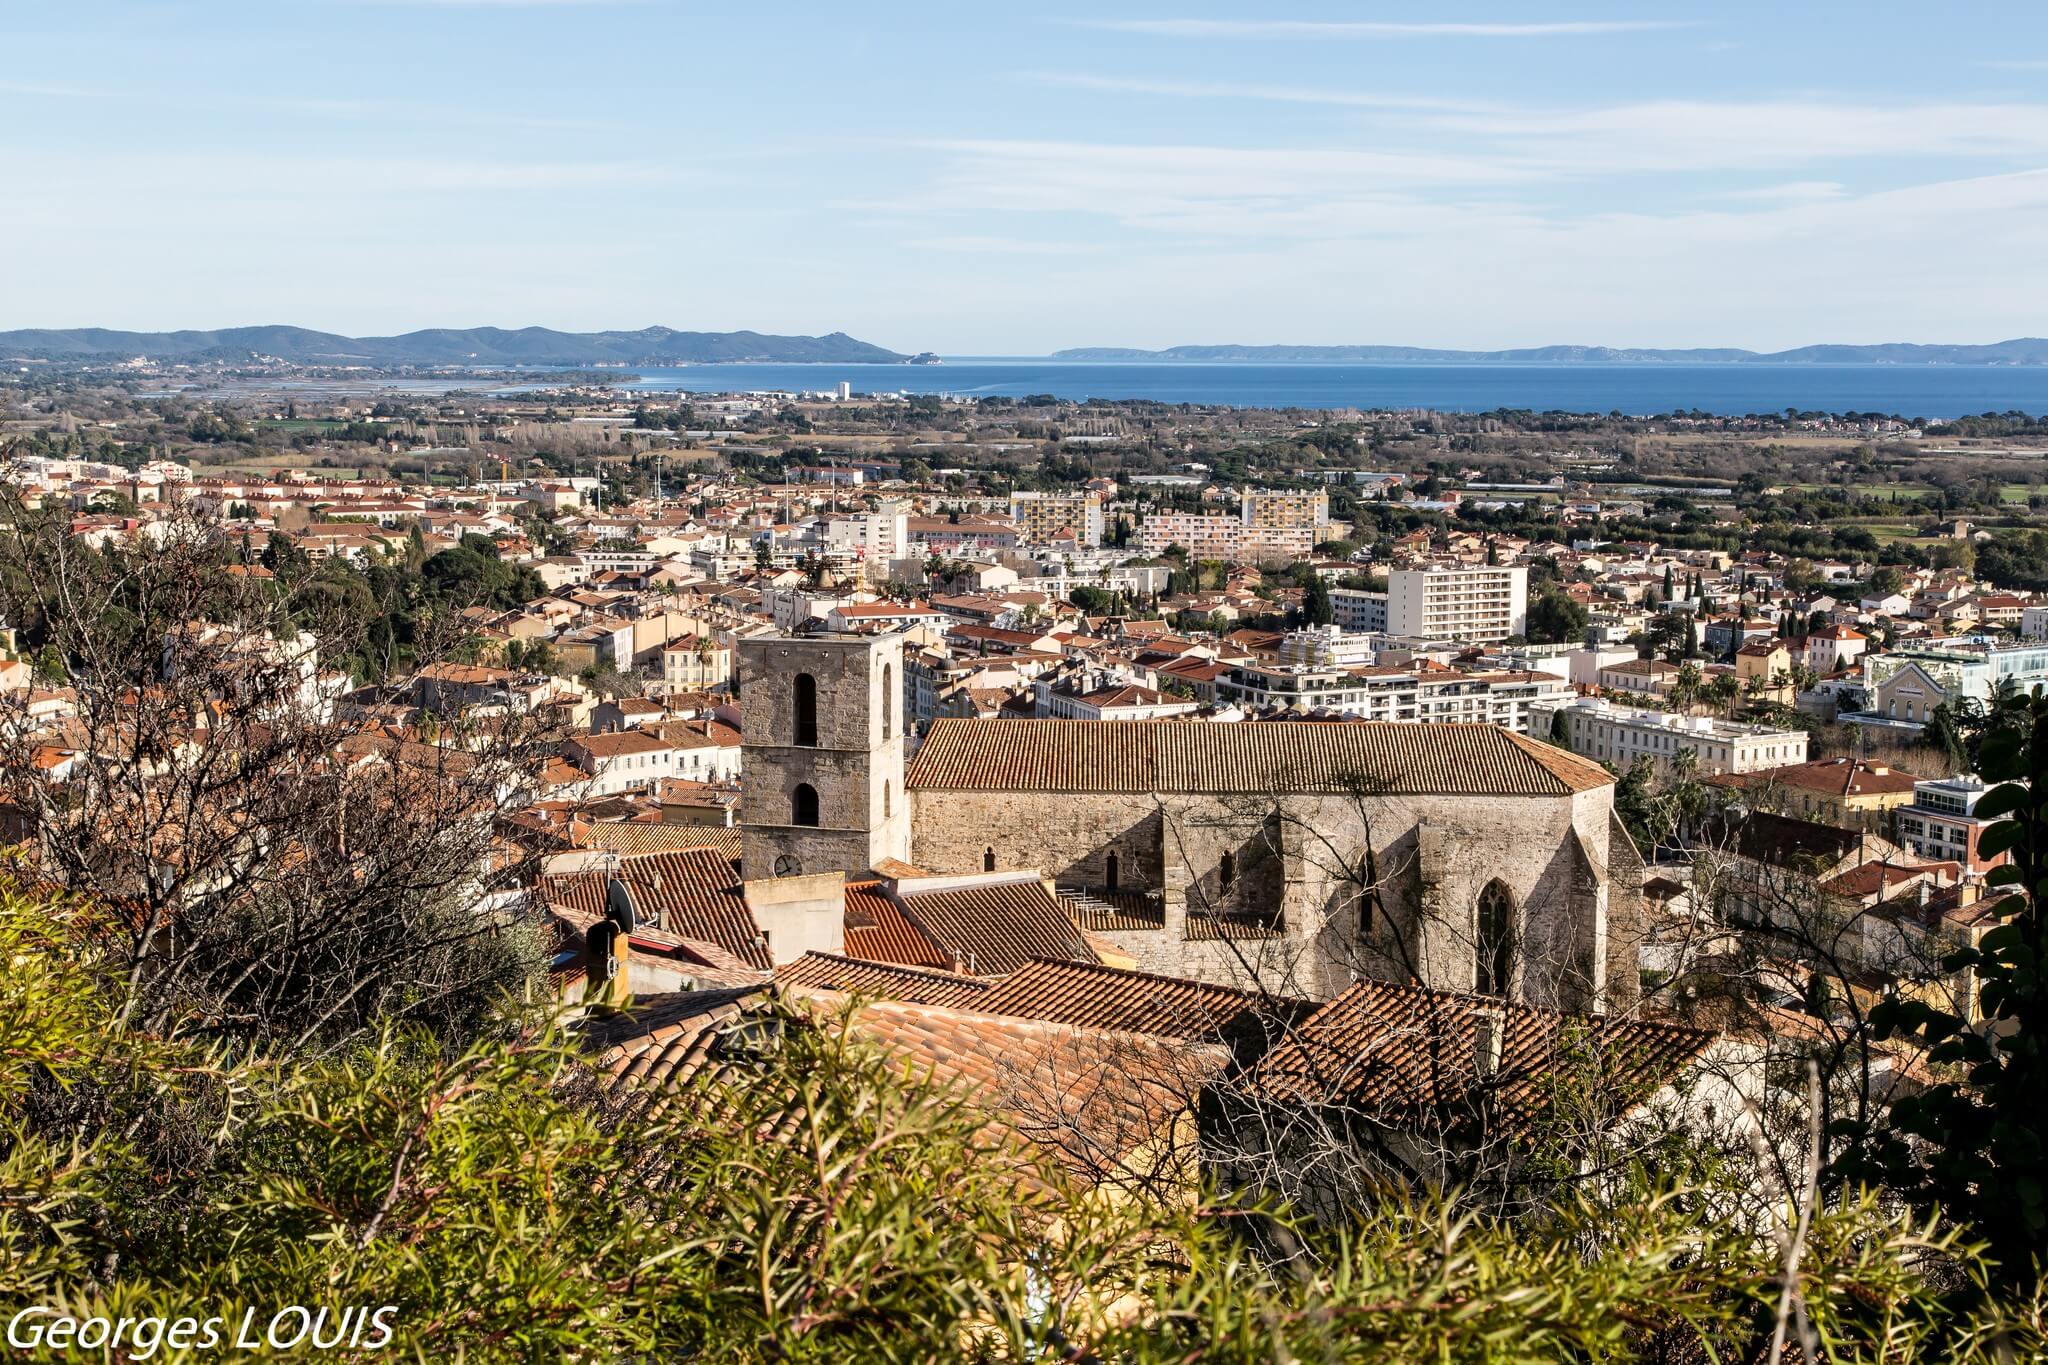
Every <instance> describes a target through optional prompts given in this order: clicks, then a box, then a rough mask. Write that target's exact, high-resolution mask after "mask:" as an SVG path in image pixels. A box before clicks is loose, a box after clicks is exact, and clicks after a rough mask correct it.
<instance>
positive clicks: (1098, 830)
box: [911, 788, 1613, 1009]
mask: <svg viewBox="0 0 2048 1365" xmlns="http://www.w3.org/2000/svg"><path fill="white" fill-rule="evenodd" d="M1610 810H1611V789H1607V788H1602V789H1598V790H1596V791H1594V792H1588V793H1582V794H1580V795H1579V796H1577V797H1570V796H1558V797H1530V796H1465V797H1395V796H1374V797H1368V798H1363V799H1361V798H1355V797H1350V796H1342V795H1314V794H1282V795H1279V796H1251V795H1246V796H1209V795H1194V796H1190V795H1173V794H1169V795H1158V796H1154V795H1132V794H1107V793H1087V792H1074V793H1048V792H969V791H953V790H923V791H918V792H916V793H914V794H913V825H912V830H911V847H912V855H913V859H914V861H916V862H917V864H918V865H919V866H921V867H925V868H929V869H930V870H932V871H934V872H974V871H980V870H981V868H982V867H983V856H984V851H985V850H987V849H991V848H992V849H993V850H994V851H995V854H996V865H997V866H998V867H999V868H1002V869H1005V870H1008V869H1012V868H1033V869H1036V870H1038V871H1042V872H1044V873H1046V874H1047V875H1048V876H1050V877H1052V878H1053V879H1054V880H1055V881H1056V882H1058V883H1059V884H1060V885H1062V886H1076V887H1101V886H1102V885H1104V876H1103V868H1104V866H1105V864H1106V856H1107V854H1109V853H1111V852H1115V853H1116V854H1117V855H1118V887H1119V889H1120V890H1140V889H1142V890H1157V891H1159V892H1161V893H1162V899H1163V904H1164V912H1165V923H1164V925H1163V927H1162V928H1160V929H1156V930H1153V929H1125V930H1116V931H1111V932H1107V933H1104V934H1103V937H1105V938H1107V939H1109V940H1110V941H1111V942H1113V943H1115V944H1116V945H1117V946H1118V947H1119V948H1120V949H1122V950H1123V951H1125V952H1127V953H1129V954H1130V955H1131V956H1132V957H1133V958H1134V959H1136V960H1137V962H1138V965H1139V966H1140V967H1143V968H1145V969H1146V970H1151V971H1161V972H1166V973H1170V974H1175V975H1184V976H1194V977H1200V978H1203V979H1207V980H1215V981H1221V982H1230V983H1232V984H1246V983H1247V978H1248V977H1249V976H1251V975H1253V974H1257V975H1258V976H1259V977H1260V978H1261V980H1262V981H1263V983H1264V984H1265V985H1266V986H1267V988H1268V989H1273V990H1285V991H1295V992H1299V993H1301V994H1306V995H1312V996H1317V997H1327V996H1330V995H1334V994H1336V993H1338V992H1339V991H1341V990H1343V989H1344V987H1346V986H1348V985H1349V984H1350V983H1351V981H1352V980H1354V979H1356V978H1357V977H1360V976H1369V977H1375V978H1379V979H1383V980H1394V981H1405V980H1411V979H1418V980H1421V981H1422V982H1423V983H1424V984H1426V985H1430V986H1435V987H1438V988H1440V989H1447V990H1460V991H1463V990H1470V989H1472V987H1473V985H1474V981H1475V974H1476V970H1477V939H1478V922H1477V907H1478V902H1479V896H1480V893H1481V892H1482V891H1483V890H1484V889H1485V887H1486V886H1487V885H1488V883H1490V882H1492V881H1494V880H1496V879H1497V880H1499V881H1500V882H1501V884H1502V885H1503V886H1504V887H1506V889H1507V891H1508V893H1509V895H1510V897H1511V899H1512V901H1513V904H1514V906H1515V912H1516V913H1515V920H1516V923H1515V937H1516V955H1515V956H1516V975H1515V981H1514V995H1515V997H1516V998H1518V999H1521V1000H1525V1001H1527V1002H1529V1003H1531V1004H1541V1005H1550V1006H1556V1007H1563V1008H1574V1009H1578V1008H1588V1007H1591V1006H1593V1005H1594V1004H1595V1002H1596V1000H1597V999H1598V997H1599V993H1600V990H1601V984H1602V979H1603V978H1604V977H1605V976H1606V975H1607V974H1608V973H1607V967H1608V962H1609V960H1610V958H1611V957H1612V955H1613V949H1612V947H1611V944H1610V941H1609V938H1608V935H1607V933H1606V919H1607V895H1608V887H1607V885H1606V882H1607V877H1606V872H1605V858H1606V853H1607V842H1608V824H1609V818H1610V816H1609V812H1610ZM1368 826H1370V830H1371V840H1370V842H1371V844H1372V862H1371V868H1372V870H1371V872H1366V871H1365V870H1364V869H1365V867H1366V866H1367V862H1366V853H1367V842H1368V839H1367V828H1368ZM1226 853H1227V854H1229V855H1231V857H1232V859H1233V861H1234V864H1235V873H1236V875H1235V878H1234V880H1233V883H1232V885H1230V886H1229V887H1225V886H1224V885H1223V884H1222V878H1221V870H1222V862H1223V856H1224V855H1225V854H1226ZM1368 884H1370V885H1371V886H1373V887H1374V889H1376V891H1377V893H1378V894H1377V896H1376V897H1375V898H1374V902H1373V904H1374V910H1373V915H1372V924H1371V926H1370V927H1369V928H1366V929H1363V930H1362V929H1361V928H1360V926H1359V901H1360V899H1361V892H1362V891H1363V890H1364V888H1365V887H1366V886H1367V885H1368ZM1275 909H1277V910H1278V912H1279V918H1280V921H1281V929H1280V932H1279V933H1278V934H1277V935H1276V936H1272V937H1236V938H1231V939H1228V940H1219V939H1216V938H1213V937H1203V936H1201V935H1199V934H1198V935H1197V936H1196V937H1193V938H1191V937H1190V936H1189V915H1190V911H1193V912H1194V913H1195V914H1196V915H1197V916H1199V915H1200V914H1202V913H1203V912H1204V911H1208V912H1210V913H1213V914H1223V915H1228V916H1241V917H1252V916H1257V915H1261V914H1263V915H1265V916H1266V917H1267V918H1269V919H1270V918H1271V914H1272V912H1273V911H1274V910H1275ZM1202 927H1204V926H1201V925H1200V924H1199V921H1198V924H1197V928H1198V929H1200V928H1202ZM1212 932H1213V931H1212ZM1596 963H1597V966H1596V965H1595V964H1596Z"/></svg>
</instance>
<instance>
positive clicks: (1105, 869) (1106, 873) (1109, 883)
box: [1102, 853, 1117, 891]
mask: <svg viewBox="0 0 2048 1365" xmlns="http://www.w3.org/2000/svg"><path fill="white" fill-rule="evenodd" d="M1116 873H1117V866H1116V855H1115V854H1114V853H1112V854H1110V855H1109V856H1108V857H1107V858H1105V859H1103V860H1102V886H1103V889H1104V890H1107V891H1114V890H1116Z"/></svg>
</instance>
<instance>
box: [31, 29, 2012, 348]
mask: <svg viewBox="0 0 2048 1365" xmlns="http://www.w3.org/2000/svg"><path fill="white" fill-rule="evenodd" d="M0 35H4V37H0V328H5V327H15V326H52V327H54V326H82V325H98V326H113V327H135V328H169V327H179V326H198V327H213V326H230V325H235V324H241V323H254V322H291V323H298V324H302V325H305V326H312V327H321V328H327V329H331V330H335V331H343V332H351V333H384V332H395V331H403V330H407V329H409V328H413V327H419V326H472V325H479V324H484V323H492V324H497V325H502V326H517V325H524V324H528V323H540V324H545V325H550V326H556V327H564V328H578V329H581V328H596V327H637V326H644V325H648V324H651V323H665V324H668V325H670V326H675V327H685V328H703V329H720V330H722V329H729V328H740V327H753V328H757V329H759V330H763V331H785V332H825V331H831V330H835V329H841V330H845V331H848V332H852V333H854V334H855V335H857V336H861V337H864V338H867V339H870V340H873V341H877V342H880V343H882V344H884V345H888V346H891V347H895V348H897V349H901V350H921V349H933V350H938V351H941V352H944V353H947V354H1033V353H1040V352H1043V351H1046V350H1050V349H1052V348H1055V347H1059V346H1068V345H1090V344H1114V345H1142V346H1161V345H1171V344H1174V343H1178V342H1221V341H1233V342H1300V343H1310V342H1321V343H1337V342H1385V343H1402V344H1416V345H1438V346H1473V347H1493V346H1513V345H1535V344H1544V343H1551V342H1583V343H1603V344H1611V345H1746V346H1754V347H1759V348H1775V347H1779V346H1788V345H1797V344H1802V343H1805V342H1810V341H1823V340H1825V341H1881V340H1926V341H1985V340H1995V339H1999V338H2003V337H2007V336H2015V335H2025V334H2036V335H2038V334H2041V333H2044V332H2048V5H2043V4H2040V3H2025V4H2022V3H1998V4H1991V3H1979V4H1969V3H1963V4H1951V5H1946V6H1942V7H1939V8H1937V7H1935V6H1930V5H1926V4H1924V3H1916V4H1907V3H1885V2H1884V0H1874V2H1873V3H1865V4H1856V5H1849V4H1840V5H1837V4H1820V3H1801V4H1797V5H1783V4H1755V3H1744V2H1741V0H1733V2H1731V0H1721V2H1720V3H1715V4H1711V5H1710V4H1706V3H1703V2H1702V3H1697V4H1693V5H1689V6H1688V5H1676V4H1673V5H1657V6H1650V5H1634V6H1624V5H1615V4H1600V3H1567V2H1566V0H1555V3H1553V2H1552V0H1523V2H1522V3H1516V4H1483V3H1456V0H1439V3H1435V4H1425V3H1420V2H1419V0H1416V2H1415V3H1404V4H1393V3H1388V4H1363V3H1361V4H1348V5H1347V4H1334V3H1309V2H1308V0H1303V2H1302V3H1289V2H1288V0H1267V2H1266V3H1264V4H1260V5H1256V6H1254V5H1249V4H1247V5H1236V6H1229V5H1215V4H1200V3H1179V4H1177V3H1167V2H1166V0H1159V2H1158V3H1152V0H1098V2H1097V3H1092V4H1065V3H1051V4H1036V5H1028V6H1003V7H995V6H988V5H978V4H958V3H954V4H903V3H887V0H884V2H883V3H875V4H868V5H846V4H774V3H754V4H749V5H731V4H710V3H696V2H694V0H264V3H249V4H243V3H230V2H227V0H206V2H196V0H195V2H194V3H182V4H179V3H162V4H139V3H131V4H114V3H98V2H97V0H63V2H62V3H52V2H51V0H0Z"/></svg>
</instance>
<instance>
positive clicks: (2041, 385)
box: [624, 356, 2048, 421]
mask: <svg viewBox="0 0 2048 1365" xmlns="http://www.w3.org/2000/svg"><path fill="white" fill-rule="evenodd" d="M633 373H634V374H636V375H637V376H639V377H638V378H637V379H636V380H634V381H632V382H630V383H627V384H626V385H624V387H626V388H631V389H646V390H650V391H660V392H675V391H681V392H686V393H731V392H750V391H780V392H790V391H794V392H820V391H832V390H836V389H837V387H838V386H839V384H841V383H842V382H843V383H846V384H848V385H850V386H851V387H852V390H853V392H855V393H857V394H860V393H866V394H933V393H935V394H946V395H951V396H954V397H958V398H983V397H992V396H1000V397H1008V398H1022V397H1025V396H1027V395H1030V394H1050V395H1052V396H1053V397H1055V398H1062V399H1069V400H1080V399H1087V398H1149V399H1155V400H1157V401H1159V402H1162V403H1199V404H1220V405H1225V406H1230V407H1246V408H1254V407H1256V408H1379V409H1401V408H1427V409H1433V410H1435V411H1439V412H1487V411H1491V410H1494V409H1497V408H1527V409H1530V410H1532V411H1536V412H1575V413H1576V412H1620V413H1623V414H1626V415H1628V416H1631V417H1648V416H1656V415H1659V414H1663V413H1671V412H1683V411H1692V410H1698V411H1702V412H1708V413H1713V414H1715V415H1717V416H1731V417H1740V416H1744V415H1747V414H1750V413H1777V412H1783V411H1785V410H1786V409H1787V408H1793V409H1797V410H1799V411H1802V412H1837V413H1838V412H1862V413H1871V412H1875V413H1884V414H1888V415H1893V416H1898V417H1905V418H1919V419H1923V420H1928V421H1934V420H1940V419H1944V418H1954V417H1961V416H1967V415H1972V414H1976V413H1984V412H2010V411H2020V412H2025V413H2028V414H2031V415H2033V416H2037V417H2038V416H2042V415H2044V414H2048V366H1997V365H1773V364H1765V363H1755V364H1719V365H1673V364H1651V363H1636V364H1598V363H1583V362H1582V363H1562V364H1560V363H1547V364H1546V363H1530V364H1517V365H1481V364H1469V363H1455V364H1441V363H1439V364H1430V363H1403V364H1374V365H1360V364H1303V363H1243V362H1235V361H1214V362H1210V361H1174V362H1149V363H1148V362H1143V361H1110V360H1099V361H1078V360H1046V359H1029V358H1010V357H991V356H960V357H950V358H947V359H945V360H944V361H943V363H940V364H936V365H834V364H830V363H824V364H806V365H773V364H720V365H684V366H677V367H674V368H638V369H635V370H634V371H633Z"/></svg>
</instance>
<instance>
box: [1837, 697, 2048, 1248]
mask: <svg viewBox="0 0 2048 1365" xmlns="http://www.w3.org/2000/svg"><path fill="white" fill-rule="evenodd" d="M1994 707H1995V712H1996V714H1997V717H1998V719H1999V720H2000V721H2002V722H2003V723H2002V724H1999V725H1996V726H1995V727H1994V728H1993V729H1992V730H1991V732H1990V733H1989V734H1987V736H1986V737H1985V739H1984V741H1983V743H1982V746H1981V749H1980V751H1979V754H1978V763H1979V770H1980V772H1981V773H1982V774H1983V776H1984V777H1985V778H1986V779H1987V780H1989V781H1992V782H1996V783H1997V784H1998V785H1997V786H1995V787H1993V788H1992V789H1991V790H1990V791H1989V792H1986V793H1985V794H1984V796H1983V797H1982V798H1981V799H1980V800H1979V801H1978V803H1977V811H1976V813H1977V815H1978V816H1979V817H1980V818H1989V817H1999V818H1998V822H1997V823H1996V824H1995V825H1993V826H1992V827H1991V828H1990V829H1988V830H1986V831H1985V832H1984V834H1983V836H1982V838H1981V840H1980V842H1979V844H1978V847H1979V849H1980V851H1981V853H1982V854H1983V856H1985V857H1996V856H1997V855H1998V854H2000V853H2007V854H2010V861H2009V862H2008V863H2006V864H2005V865H2004V866H2002V867H1999V868H1997V869H1995V870H1993V872H1992V873H1991V875H1990V878H1989V882H1990V885H1991V886H1993V887H1996V888H2001V889H2002V890H2003V891H2004V894H2003V895H2002V896H2000V897H1999V899H1998V900H1997V901H1996V902H1995V903H1993V905H1992V906H1991V908H1990V910H1989V912H1988V913H1989V915H1990V917H1991V918H1992V920H1993V921H1995V927H1994V928H1992V929H1990V930H1989V931H1988V932H1986V933H1985V934H1983V935H1982V937H1981V938H1979V939H1978V940H1977V941H1976V942H1975V943H1973V944H1965V945H1964V946H1962V947H1960V948H1958V949H1957V950H1956V951H1955V952H1954V953H1953V954H1951V955H1950V956H1949V958H1948V959H1947V960H1946V961H1945V962H1944V963H1943V966H1944V968H1945V969H1947V970H1950V971H1964V972H1969V973H1972V974H1974V976H1975V978H1976V981H1977V999H1978V1009H1977V1011H1976V1012H1974V1013H1972V1012H1969V1011H1966V1010H1958V1009H1952V1008H1943V1007H1941V1006H1939V1005H1937V1004H1934V1003H1931V1002H1930V1001H1928V1000H1927V999H1925V998H1922V997H1919V996H1909V995H1894V996H1892V997H1890V998H1888V999H1886V1000H1885V1001H1883V1002H1882V1003H1881V1004H1879V1005H1878V1006H1877V1007H1876V1008H1874V1009H1873V1010H1872V1011H1871V1028H1872V1032H1873V1034H1874V1035H1875V1036H1876V1037H1877V1038H1878V1039H1880V1040H1882V1039H1886V1038H1890V1037H1895V1036H1896V1037H1904V1038H1909V1039H1913V1040H1915V1041H1917V1042H1919V1043H1921V1044H1922V1045H1924V1046H1926V1047H1927V1048H1928V1053H1927V1058H1928V1061H1929V1062H1930V1063H1931V1064H1933V1065H1934V1066H1936V1067H1940V1068H1942V1070H1941V1071H1940V1072H1938V1073H1937V1077H1938V1078H1937V1080H1936V1081H1935V1083H1934V1084H1933V1085H1930V1086H1928V1087H1927V1088H1926V1089H1924V1090H1922V1091H1920V1092H1919V1093H1917V1094H1909V1095H1905V1096H1902V1097H1901V1098H1899V1099H1897V1100H1896V1101H1894V1102H1893V1104H1892V1106H1891V1108H1890V1111H1889V1112H1888V1114H1887V1115H1886V1118H1887V1123H1886V1124H1885V1125H1884V1126H1881V1127H1878V1128H1876V1129H1875V1130H1874V1131H1872V1132H1870V1133H1868V1134H1867V1135H1866V1140H1865V1142H1864V1143H1863V1144H1862V1145H1861V1146H1860V1147H1859V1148H1858V1149H1857V1151H1856V1154H1855V1157H1854V1162H1855V1166H1854V1169H1855V1170H1856V1171H1857V1172H1858V1173H1871V1174H1875V1175H1877V1176H1878V1177H1880V1178H1882V1179H1884V1180H1885V1181H1887V1182H1888V1183H1890V1184H1892V1185H1893V1186H1895V1187H1896V1188H1898V1189H1899V1190H1900V1191H1901V1192H1903V1193H1904V1194H1905V1195H1906V1196H1907V1197H1908V1198H1910V1199H1911V1200H1912V1201H1913V1202H1914V1203H1915V1204H1917V1205H1918V1206H1920V1207H1922V1208H1925V1209H1934V1208H1942V1209H1946V1210H1949V1211H1951V1212H1953V1213H1958V1214H1961V1215H1962V1216H1965V1217H1967V1218H1968V1219H1969V1220H1970V1222H1971V1224H1972V1225H1973V1226H1974V1227H1975V1228H1976V1230H1977V1231H1978V1233H1979V1234H1981V1235H1982V1236H1983V1237H1984V1238H1985V1239H1986V1240H1987V1241H1988V1242H1989V1244H1990V1247H1991V1253H1992V1255H1993V1257H1994V1258H1995V1259H1996V1261H1997V1263H1998V1274H1999V1276H2000V1277H2001V1278H2002V1279H2003V1280H2004V1281H2005V1282H2006V1283H2008V1284H2022V1283H2032V1282H2034V1281H2036V1280H2038V1279H2039V1277H2040V1274H2041V1271H2042V1256H2043V1248H2044V1247H2048V1149H2044V1148H2043V1146H2042V1143H2041V1137H2040V1108H2041V1097H2042V1096H2043V1095H2044V1094H2048V973H2044V972H2043V970H2042V964H2043V963H2044V962H2048V927H2044V924H2048V697H2044V696H2043V694H2042V692H2041V691H2040V689H2036V690H2035V691H2034V693H2033V694H2032V695H2031V696H2026V697H2004V698H2000V699H1998V700H1997V701H1996V702H1995V703H1994Z"/></svg>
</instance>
